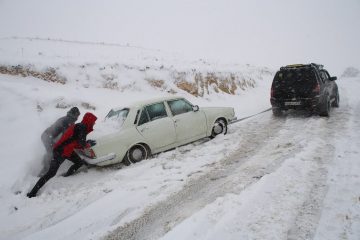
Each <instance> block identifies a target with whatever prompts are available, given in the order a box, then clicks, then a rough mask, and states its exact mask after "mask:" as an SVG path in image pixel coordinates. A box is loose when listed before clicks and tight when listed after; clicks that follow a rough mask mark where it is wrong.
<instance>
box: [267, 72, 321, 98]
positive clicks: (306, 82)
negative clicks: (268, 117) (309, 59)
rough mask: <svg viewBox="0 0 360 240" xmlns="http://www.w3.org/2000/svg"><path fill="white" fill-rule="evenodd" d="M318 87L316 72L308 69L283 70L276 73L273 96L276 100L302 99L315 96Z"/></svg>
mask: <svg viewBox="0 0 360 240" xmlns="http://www.w3.org/2000/svg"><path fill="white" fill-rule="evenodd" d="M317 86H318V82H317V80H316V76H315V72H314V71H313V70H311V69H308V68H300V69H290V70H281V71H279V72H277V73H276V75H275V77H274V81H273V84H272V92H273V93H272V94H273V97H274V98H276V99H302V98H309V97H313V96H314V94H315V93H314V89H316V87H317Z"/></svg>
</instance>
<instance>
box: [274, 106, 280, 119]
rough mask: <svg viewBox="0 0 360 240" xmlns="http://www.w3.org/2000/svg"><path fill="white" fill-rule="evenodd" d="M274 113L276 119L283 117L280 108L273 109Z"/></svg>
mask: <svg viewBox="0 0 360 240" xmlns="http://www.w3.org/2000/svg"><path fill="white" fill-rule="evenodd" d="M272 112H273V115H274V116H275V117H279V116H281V115H282V111H281V108H278V107H273V108H272Z"/></svg>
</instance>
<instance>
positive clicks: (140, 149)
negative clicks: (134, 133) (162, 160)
mask: <svg viewBox="0 0 360 240" xmlns="http://www.w3.org/2000/svg"><path fill="white" fill-rule="evenodd" d="M149 153H150V151H149V149H148V148H147V147H146V146H144V145H143V144H135V145H134V146H132V147H131V148H130V149H129V150H128V151H127V152H126V155H125V157H124V160H123V163H124V164H125V165H126V166H129V165H130V164H134V163H137V162H140V161H142V160H144V159H147V158H148V157H149V155H150V154H149Z"/></svg>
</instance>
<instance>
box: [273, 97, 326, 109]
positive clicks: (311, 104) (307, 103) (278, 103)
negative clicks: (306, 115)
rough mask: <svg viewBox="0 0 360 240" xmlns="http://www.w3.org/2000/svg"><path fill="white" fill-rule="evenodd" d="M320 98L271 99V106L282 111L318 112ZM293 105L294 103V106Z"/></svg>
mask: <svg viewBox="0 0 360 240" xmlns="http://www.w3.org/2000/svg"><path fill="white" fill-rule="evenodd" d="M319 102H320V101H319V96H316V97H313V98H298V99H277V98H270V103H271V106H272V107H273V108H274V107H275V108H280V109H282V110H288V109H310V110H316V109H318V106H319ZM292 103H294V104H293V105H292ZM295 103H296V104H298V105H295Z"/></svg>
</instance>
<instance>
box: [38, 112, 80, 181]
mask: <svg viewBox="0 0 360 240" xmlns="http://www.w3.org/2000/svg"><path fill="white" fill-rule="evenodd" d="M79 116H80V111H79V109H78V108H77V107H73V108H71V109H70V110H69V111H68V112H67V114H66V116H64V117H61V118H59V119H58V120H56V122H55V123H53V124H52V125H51V126H50V127H48V128H47V129H46V130H45V131H44V132H43V133H42V134H41V141H42V142H43V144H44V147H45V150H46V154H45V156H44V158H43V164H42V165H43V168H42V170H41V171H40V175H43V174H45V173H46V171H47V170H48V169H49V165H50V161H51V159H52V157H53V156H52V152H53V147H54V144H55V142H56V141H57V140H59V138H60V137H61V135H62V134H63V133H64V132H65V130H66V129H68V127H70V125H72V124H74V123H75V122H76V121H77V119H78V117H79Z"/></svg>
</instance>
